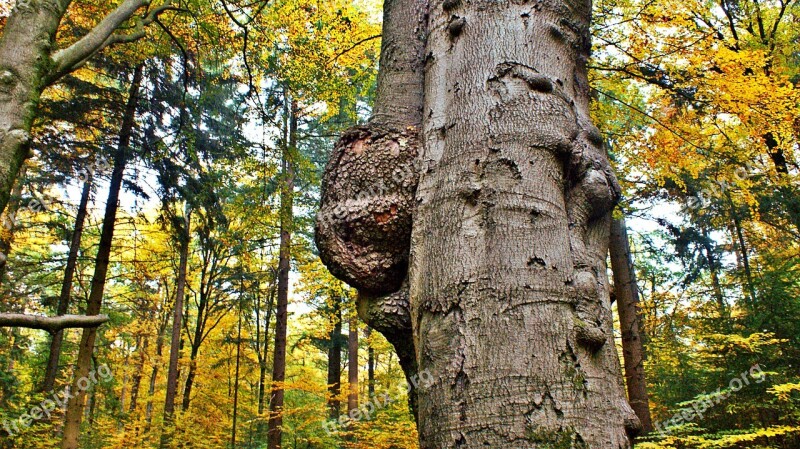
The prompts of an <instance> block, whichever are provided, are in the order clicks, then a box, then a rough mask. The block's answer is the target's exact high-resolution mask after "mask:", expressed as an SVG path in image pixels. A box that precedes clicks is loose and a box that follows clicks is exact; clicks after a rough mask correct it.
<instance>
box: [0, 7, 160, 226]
mask: <svg viewBox="0 0 800 449" xmlns="http://www.w3.org/2000/svg"><path fill="white" fill-rule="evenodd" d="M71 3H72V0H37V1H18V2H16V6H15V7H14V9H13V10H12V11H11V15H10V16H9V17H8V20H7V21H6V25H5V27H4V28H3V35H2V37H0V212H2V211H3V210H4V209H5V208H6V204H7V203H8V200H9V192H11V188H12V186H13V185H14V181H15V179H16V178H17V173H18V171H19V168H20V166H21V165H22V163H23V162H24V161H25V159H27V158H28V157H29V144H30V132H31V126H32V125H33V121H34V119H35V117H36V110H37V108H38V106H39V100H40V97H41V94H42V92H43V91H44V89H45V88H47V87H48V86H50V85H52V84H53V83H55V82H56V81H58V80H59V79H60V78H61V77H63V76H64V75H66V74H68V73H70V72H72V71H74V70H75V69H77V68H78V67H80V66H81V65H82V64H83V63H84V62H86V60H88V59H89V58H91V57H92V56H94V55H95V54H96V53H97V52H99V51H101V50H102V49H104V48H106V47H108V46H109V45H114V44H118V43H125V42H132V41H135V40H138V39H140V38H142V37H144V35H145V31H144V27H145V26H147V25H149V24H151V23H153V22H154V21H155V19H156V18H158V16H159V14H161V13H163V12H164V11H165V10H167V9H170V8H171V5H170V2H169V1H167V2H165V3H164V4H162V5H160V6H157V7H154V8H151V9H150V11H149V12H148V14H147V15H146V16H145V17H144V18H142V20H140V21H139V22H138V24H137V26H136V28H135V30H134V31H133V32H131V33H129V34H121V33H116V31H117V29H118V28H119V27H120V26H121V25H122V24H123V23H125V22H126V21H128V19H130V18H131V17H133V15H134V14H135V13H136V11H138V10H139V9H140V8H142V7H143V6H146V5H149V4H150V3H151V1H150V0H124V1H123V2H122V3H120V4H119V6H117V7H116V9H114V10H113V11H112V12H111V13H109V14H108V16H106V17H105V18H103V19H102V20H101V21H100V22H98V24H97V25H96V26H95V27H94V28H93V29H91V30H90V31H89V32H88V33H87V34H86V35H85V36H83V37H82V38H80V39H79V40H78V41H77V42H75V43H74V44H72V45H70V46H69V47H67V48H64V49H56V48H55V36H56V33H57V32H58V28H59V25H60V23H61V19H62V18H63V17H64V14H65V13H66V11H67V8H69V6H70V4H71Z"/></svg>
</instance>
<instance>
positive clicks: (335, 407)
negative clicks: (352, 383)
mask: <svg viewBox="0 0 800 449" xmlns="http://www.w3.org/2000/svg"><path fill="white" fill-rule="evenodd" d="M332 299H333V301H334V303H333V311H332V313H331V322H332V324H333V327H332V328H331V332H330V334H328V339H329V340H330V346H328V416H330V418H331V419H334V420H335V419H338V418H339V411H340V410H339V409H340V401H339V395H340V394H341V392H342V344H341V342H342V299H341V298H339V297H334V298H332Z"/></svg>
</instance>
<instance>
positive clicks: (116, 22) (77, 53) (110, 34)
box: [47, 0, 175, 84]
mask: <svg viewBox="0 0 800 449" xmlns="http://www.w3.org/2000/svg"><path fill="white" fill-rule="evenodd" d="M151 1H152V0H125V1H123V2H122V4H121V5H119V6H118V7H117V9H115V10H114V11H112V12H111V13H110V14H109V15H107V16H106V17H105V18H104V19H103V20H101V21H100V23H98V24H97V25H96V26H95V27H94V28H92V30H91V31H89V33H88V34H86V35H85V36H83V37H82V38H81V39H80V40H78V41H77V42H75V43H74V44H72V45H70V46H69V47H67V48H64V49H62V50H58V51H57V52H55V54H54V55H53V70H52V71H51V73H50V75H49V76H48V79H47V82H48V84H52V83H53V82H55V81H57V80H58V79H59V78H61V77H62V76H64V75H66V74H67V73H70V72H72V71H73V70H75V69H77V68H78V67H80V66H81V64H83V63H84V62H86V60H87V59H89V58H91V57H92V56H94V55H95V54H97V52H99V51H101V50H103V49H104V48H106V47H108V46H110V45H113V44H120V43H126V42H133V41H136V40H138V39H141V38H143V37H144V36H145V34H146V32H145V29H144V28H145V27H146V26H147V25H150V24H151V23H153V22H154V21H155V20H156V19H157V18H158V16H159V15H160V14H161V13H163V12H164V11H167V10H169V9H175V8H174V7H173V6H172V0H165V1H164V4H162V5H161V6H159V7H157V8H153V9H152V10H151V11H150V12H149V13H148V14H147V15H146V16H145V17H143V18H137V20H136V27H135V30H134V31H133V32H131V33H128V34H115V33H116V31H117V30H118V28H119V27H120V26H121V25H122V24H123V23H125V22H126V21H128V20H129V19H130V18H131V17H133V15H134V14H135V13H136V11H138V10H139V9H140V8H142V7H144V6H147V5H149V4H150V2H151Z"/></svg>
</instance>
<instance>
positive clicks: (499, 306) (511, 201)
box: [317, 0, 641, 449]
mask: <svg viewBox="0 0 800 449" xmlns="http://www.w3.org/2000/svg"><path fill="white" fill-rule="evenodd" d="M411 3H412V2H409V3H406V4H404V5H403V7H405V8H412V9H411V10H412V11H414V9H413V7H412V6H409V5H410V4H411ZM387 7H389V8H393V7H397V8H400V6H399V4H395V2H392V3H390V4H389V5H388V6H387ZM429 7H430V10H429V17H430V20H429V22H428V25H427V30H429V35H428V38H427V49H426V51H425V53H424V54H425V69H426V70H425V73H426V78H425V82H424V87H425V93H424V105H425V107H424V110H423V116H422V117H423V122H422V129H421V132H420V135H421V136H423V137H422V138H421V140H422V143H423V145H422V148H424V151H423V153H422V154H421V156H420V157H419V159H418V160H417V161H412V162H411V163H410V164H411V166H413V167H419V169H420V170H419V171H418V172H415V173H419V185H418V187H417V191H416V198H415V201H412V202H410V204H412V205H413V208H412V209H411V210H409V211H407V210H405V209H401V208H400V207H398V209H397V211H391V210H390V212H391V213H390V216H391V217H395V216H400V217H402V216H404V214H411V216H412V217H413V232H412V238H411V257H410V260H409V267H410V268H409V272H408V278H407V284H408V288H407V289H405V288H400V289H399V290H398V288H397V287H398V285H401V284H402V283H401V281H400V276H399V275H398V273H402V272H403V271H402V270H401V269H398V267H400V265H399V264H398V263H396V261H397V260H398V259H396V258H392V257H391V256H395V255H397V254H403V248H402V247H401V243H404V242H403V241H402V240H401V239H400V238H398V236H402V233H396V234H390V235H391V238H392V239H393V241H395V242H396V246H395V247H392V248H391V251H387V250H385V247H384V246H382V245H383V244H384V243H383V242H384V241H385V239H386V237H380V236H377V237H375V238H374V240H373V238H372V234H373V233H374V234H378V233H379V232H377V231H375V230H376V229H378V230H380V225H382V224H383V223H382V221H387V220H386V218H385V216H384V215H383V214H382V213H381V210H380V208H379V207H378V208H376V209H371V208H372V207H375V205H378V206H383V207H385V203H384V202H383V199H384V198H386V197H387V196H388V195H386V194H384V195H364V194H363V192H364V188H363V187H362V186H361V185H359V184H358V182H359V180H362V179H366V178H368V177H372V178H373V179H374V178H377V179H379V180H383V181H386V180H388V179H391V178H390V175H389V174H387V173H386V172H384V171H383V170H381V165H380V164H381V161H377V160H375V161H372V160H369V159H368V158H369V157H370V152H371V151H383V152H384V153H389V154H390V155H391V157H394V158H397V153H398V151H396V150H395V151H386V150H385V147H386V145H387V144H386V141H385V140H384V141H381V142H378V143H379V144H380V148H379V149H378V150H374V147H375V145H372V141H370V140H366V139H364V138H363V137H358V138H352V137H350V136H345V137H346V138H347V139H348V140H347V141H345V142H344V143H343V144H341V145H340V146H338V147H337V150H336V151H335V152H334V156H333V158H332V161H331V163H330V164H329V165H328V167H327V172H326V177H325V179H324V182H323V198H322V208H321V211H320V213H319V214H318V217H317V220H318V221H317V244H318V246H319V248H320V252H321V254H322V257H323V261H324V262H325V263H326V265H328V266H329V268H331V272H333V273H334V274H335V275H337V276H339V277H340V278H342V279H344V280H346V281H347V282H349V283H351V284H352V285H354V286H356V287H357V288H359V290H360V292H359V293H360V295H359V296H360V298H359V314H360V315H361V316H362V318H364V320H365V321H366V322H367V323H368V324H370V326H372V327H374V328H376V329H378V330H379V331H381V332H383V333H385V334H387V338H389V337H391V336H392V335H393V334H397V335H399V337H398V338H397V339H398V340H400V341H407V338H408V337H407V334H406V333H405V332H406V330H407V324H406V323H409V322H410V326H411V328H412V334H413V342H414V345H413V346H411V345H404V344H402V343H401V347H402V348H406V349H407V348H410V347H413V348H414V350H415V355H416V357H412V358H411V360H413V363H415V364H418V369H419V370H420V371H421V372H423V371H424V372H426V377H428V378H430V377H432V382H431V383H430V384H429V385H423V388H422V389H421V390H419V392H418V401H419V405H418V409H419V431H420V447H421V448H423V449H428V448H430V449H439V448H445V447H447V448H450V447H463V448H473V447H474V448H479V447H480V448H483V447H511V448H517V447H519V448H530V447H540V448H544V447H554V446H556V447H572V448H628V447H630V441H629V437H628V434H633V433H636V432H637V431H638V430H639V428H640V427H641V424H640V423H639V421H638V419H637V418H636V415H635V414H634V412H633V410H632V409H631V408H630V405H629V404H628V403H627V400H626V398H625V392H624V388H623V386H622V377H621V372H620V366H619V360H618V357H617V354H616V350H615V348H614V344H613V334H612V329H611V325H612V319H611V306H610V299H609V295H608V279H606V266H605V256H606V254H607V251H608V233H609V225H610V210H611V208H612V207H613V205H614V204H615V203H616V201H617V200H618V197H619V187H618V186H617V183H616V179H615V178H614V175H613V173H612V172H611V169H610V167H609V164H608V161H607V156H606V154H605V150H604V148H603V139H602V136H601V135H600V133H599V131H598V130H597V128H595V127H594V126H593V125H592V123H591V120H590V119H589V115H588V109H589V107H588V106H589V95H588V78H587V75H586V60H587V59H588V54H589V49H590V40H589V34H588V29H589V21H590V16H591V2H590V1H588V0H580V1H571V2H566V1H563V0H539V1H535V2H501V3H497V2H485V1H479V2H470V3H462V2H461V1H460V0H444V1H441V0H439V1H434V2H432V3H431V4H430V6H429ZM421 9H423V10H424V9H425V6H422V7H421ZM404 16H405V17H406V19H405V21H406V22H405V23H406V24H407V23H409V22H411V23H413V22H414V20H409V19H408V17H417V16H415V15H414V14H413V12H410V13H406V14H405V15H404ZM423 16H424V14H423ZM386 17H387V19H390V18H391V17H392V16H391V15H390V14H388V12H387V15H386ZM395 26H396V27H397V28H396V29H397V30H403V25H392V22H391V21H390V20H385V22H384V36H386V35H387V34H388V33H389V32H390V31H391V30H394V29H395V28H394V27H395ZM387 28H388V29H387ZM423 28H425V26H424V25H423ZM406 36H408V34H406ZM423 40H424V38H423ZM384 51H386V49H385V48H384ZM389 61H391V59H390V60H389ZM420 61H422V59H420ZM381 70H382V71H383V70H386V66H385V65H382V67H381ZM381 80H382V79H379V81H381ZM380 91H381V89H380V88H379V92H380ZM378 100H380V98H379V99H378ZM382 104H383V103H378V104H376V108H378V106H380V105H382ZM391 140H394V138H393V136H390V139H389V141H391ZM395 141H396V140H395ZM359 142H363V143H361V144H359ZM377 157H378V158H381V157H386V156H381V155H378V156H377ZM360 160H368V161H369V162H366V163H365V164H363V165H366V166H368V167H371V171H370V170H368V169H362V168H361V167H360V166H359V165H358V164H357V163H356V161H360ZM382 160H389V161H392V163H394V164H404V163H405V162H404V161H402V160H397V159H395V160H392V159H391V158H389V157H386V159H382ZM414 181H415V179H413V178H412V183H411V185H410V188H411V189H412V190H413V188H414ZM358 193H362V196H361V198H362V201H358ZM389 193H395V190H389ZM373 197H374V198H375V199H373V200H369V199H370V198H373ZM364 198H366V199H368V200H369V201H364V200H363V199H364ZM405 204H409V202H403V203H400V205H401V206H402V205H405ZM337 207H338V208H339V209H338V212H339V214H338V215H337V214H336V211H337ZM376 212H378V213H376ZM369 213H372V214H373V217H375V220H374V222H372V221H369V220H368V219H364V218H362V217H364V215H367V214H369ZM384 213H385V212H384ZM378 217H381V220H380V221H379V220H378V219H377V218H378ZM337 227H338V228H337ZM398 228H401V229H403V230H405V229H406V228H404V227H401V226H398ZM359 234H360V235H359ZM352 235H359V237H361V236H366V237H365V238H364V239H363V241H362V240H357V239H355V238H352V237H351V236H352ZM337 238H338V239H339V240H340V241H341V242H342V243H340V242H338V241H336V239H337ZM348 239H349V240H348ZM370 245H372V247H370ZM373 248H375V249H373ZM376 259H377V260H378V261H379V262H382V263H378V262H376ZM370 264H371V265H370ZM364 267H367V269H364ZM372 267H377V268H376V269H375V270H374V271H377V273H374V272H372V271H371V268H372ZM381 269H383V271H381ZM381 276H385V278H382V277H381ZM374 279H380V285H376V283H375V282H374V281H373V280H374ZM380 287H384V288H380ZM387 295H388V296H387ZM409 309H410V310H409ZM390 341H392V340H391V338H390ZM395 346H396V347H397V346H398V345H397V344H395ZM398 353H400V355H401V362H402V351H401V350H400V348H398ZM416 369H417V367H416V366H415V367H414V370H415V371H416ZM406 371H407V373H408V370H406Z"/></svg>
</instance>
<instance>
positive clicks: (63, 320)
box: [0, 313, 109, 334]
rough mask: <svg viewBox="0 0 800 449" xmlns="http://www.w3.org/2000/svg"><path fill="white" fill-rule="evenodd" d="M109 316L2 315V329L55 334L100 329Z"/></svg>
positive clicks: (0, 315) (0, 320)
mask: <svg viewBox="0 0 800 449" xmlns="http://www.w3.org/2000/svg"><path fill="white" fill-rule="evenodd" d="M108 320H109V318H108V315H91V316H86V315H61V316H56V317H47V316H38V315H25V314H21V313H0V327H25V328H28V329H39V330H44V331H47V332H50V333H51V334H54V333H56V332H58V331H61V330H64V329H67V328H84V329H85V328H91V327H98V326H100V325H101V324H103V323H105V322H106V321H108Z"/></svg>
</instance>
